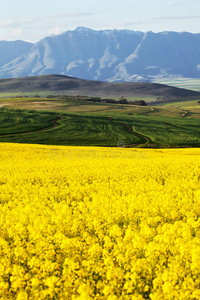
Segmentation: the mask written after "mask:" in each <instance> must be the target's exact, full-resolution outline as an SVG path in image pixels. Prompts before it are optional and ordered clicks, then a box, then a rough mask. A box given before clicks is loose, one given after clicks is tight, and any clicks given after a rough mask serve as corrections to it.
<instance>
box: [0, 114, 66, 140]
mask: <svg viewBox="0 0 200 300" xmlns="http://www.w3.org/2000/svg"><path fill="white" fill-rule="evenodd" d="M57 115H58V113H55V114H54V116H57ZM64 118H65V117H60V118H58V119H53V120H51V121H50V123H51V124H53V126H50V127H45V128H42V129H38V130H34V131H26V132H16V133H6V134H0V136H8V135H18V134H27V133H35V132H42V131H47V130H50V129H53V128H55V127H58V126H59V125H60V124H58V123H57V122H58V121H60V120H63V119H64Z"/></svg>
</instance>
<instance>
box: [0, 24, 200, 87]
mask: <svg viewBox="0 0 200 300" xmlns="http://www.w3.org/2000/svg"><path fill="white" fill-rule="evenodd" d="M28 47H30V48H29V49H28V51H25V52H24V53H21V54H19V55H16V57H15V59H13V57H12V55H11V54H12V53H11V54H10V57H11V59H10V60H9V54H8V56H7V58H8V59H7V61H6V62H5V63H4V65H2V64H0V78H9V77H22V76H34V75H43V74H61V75H69V76H73V77H78V78H82V79H90V80H100V81H152V80H156V79H160V78H168V77H190V78H191V77H192V78H194V77H195V78H200V34H192V33H188V32H183V33H178V32H161V33H153V32H146V33H143V32H138V31H131V30H101V31H95V30H92V29H89V28H84V27H78V28H77V29H76V30H74V31H67V32H65V33H63V34H61V35H57V36H52V37H46V38H44V39H42V40H41V41H39V42H38V43H36V44H34V45H30V44H28V45H27V48H28ZM8 52H9V51H8ZM0 53H1V42H0Z"/></svg>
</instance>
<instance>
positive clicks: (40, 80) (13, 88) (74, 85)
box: [0, 75, 200, 98]
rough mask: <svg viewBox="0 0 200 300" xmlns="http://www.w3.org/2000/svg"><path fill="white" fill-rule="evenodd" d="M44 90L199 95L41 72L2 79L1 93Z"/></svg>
mask: <svg viewBox="0 0 200 300" xmlns="http://www.w3.org/2000/svg"><path fill="white" fill-rule="evenodd" d="M41 91H46V92H51V91H55V92H58V93H60V92H65V93H66V94H68V95H87V96H100V97H121V96H125V97H162V98H163V97H167V98H174V97H176V98H179V97H181V98H182V97H200V93H199V92H195V91H191V90H187V89H180V88H176V87H172V86H167V85H163V84H157V83H149V82H123V83H122V82H119V83H116V82H101V81H92V80H83V79H78V78H73V77H69V76H64V75H40V76H29V77H20V78H8V79H1V80H0V93H14V92H17V93H26V92H41Z"/></svg>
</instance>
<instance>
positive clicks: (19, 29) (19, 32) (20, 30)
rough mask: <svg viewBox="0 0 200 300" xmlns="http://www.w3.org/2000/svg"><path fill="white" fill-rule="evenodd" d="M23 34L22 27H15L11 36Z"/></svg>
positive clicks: (15, 36) (17, 36) (16, 36)
mask: <svg viewBox="0 0 200 300" xmlns="http://www.w3.org/2000/svg"><path fill="white" fill-rule="evenodd" d="M21 35H22V29H21V28H18V29H14V30H12V31H11V36H13V37H14V38H19V37H20V36H21Z"/></svg>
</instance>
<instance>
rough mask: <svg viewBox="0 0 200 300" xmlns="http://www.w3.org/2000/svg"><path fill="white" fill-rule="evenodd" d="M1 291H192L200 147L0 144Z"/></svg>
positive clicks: (108, 294)
mask: <svg viewBox="0 0 200 300" xmlns="http://www.w3.org/2000/svg"><path fill="white" fill-rule="evenodd" d="M0 151H1V156H0V161H1V164H0V166H1V167H0V178H1V179H0V185H1V189H0V215H1V218H0V228H1V231H0V249H1V252H0V260H1V261H0V266H1V268H0V297H1V299H7V300H12V299H41V300H42V299H102V300H104V299H173V298H174V299H198V298H199V297H200V293H199V284H200V282H199V275H200V274H199V251H200V250H199V243H200V240H199V236H200V232H199V228H200V224H199V216H200V200H199V199H200V197H199V189H200V181H199V169H200V158H199V157H200V150H199V149H167V150H166V149H162V150H161V149H158V150H153V149H134V148H133V149H119V148H115V149H114V148H95V147H63V146H59V147H58V146H45V145H20V144H6V143H1V144H0Z"/></svg>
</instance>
